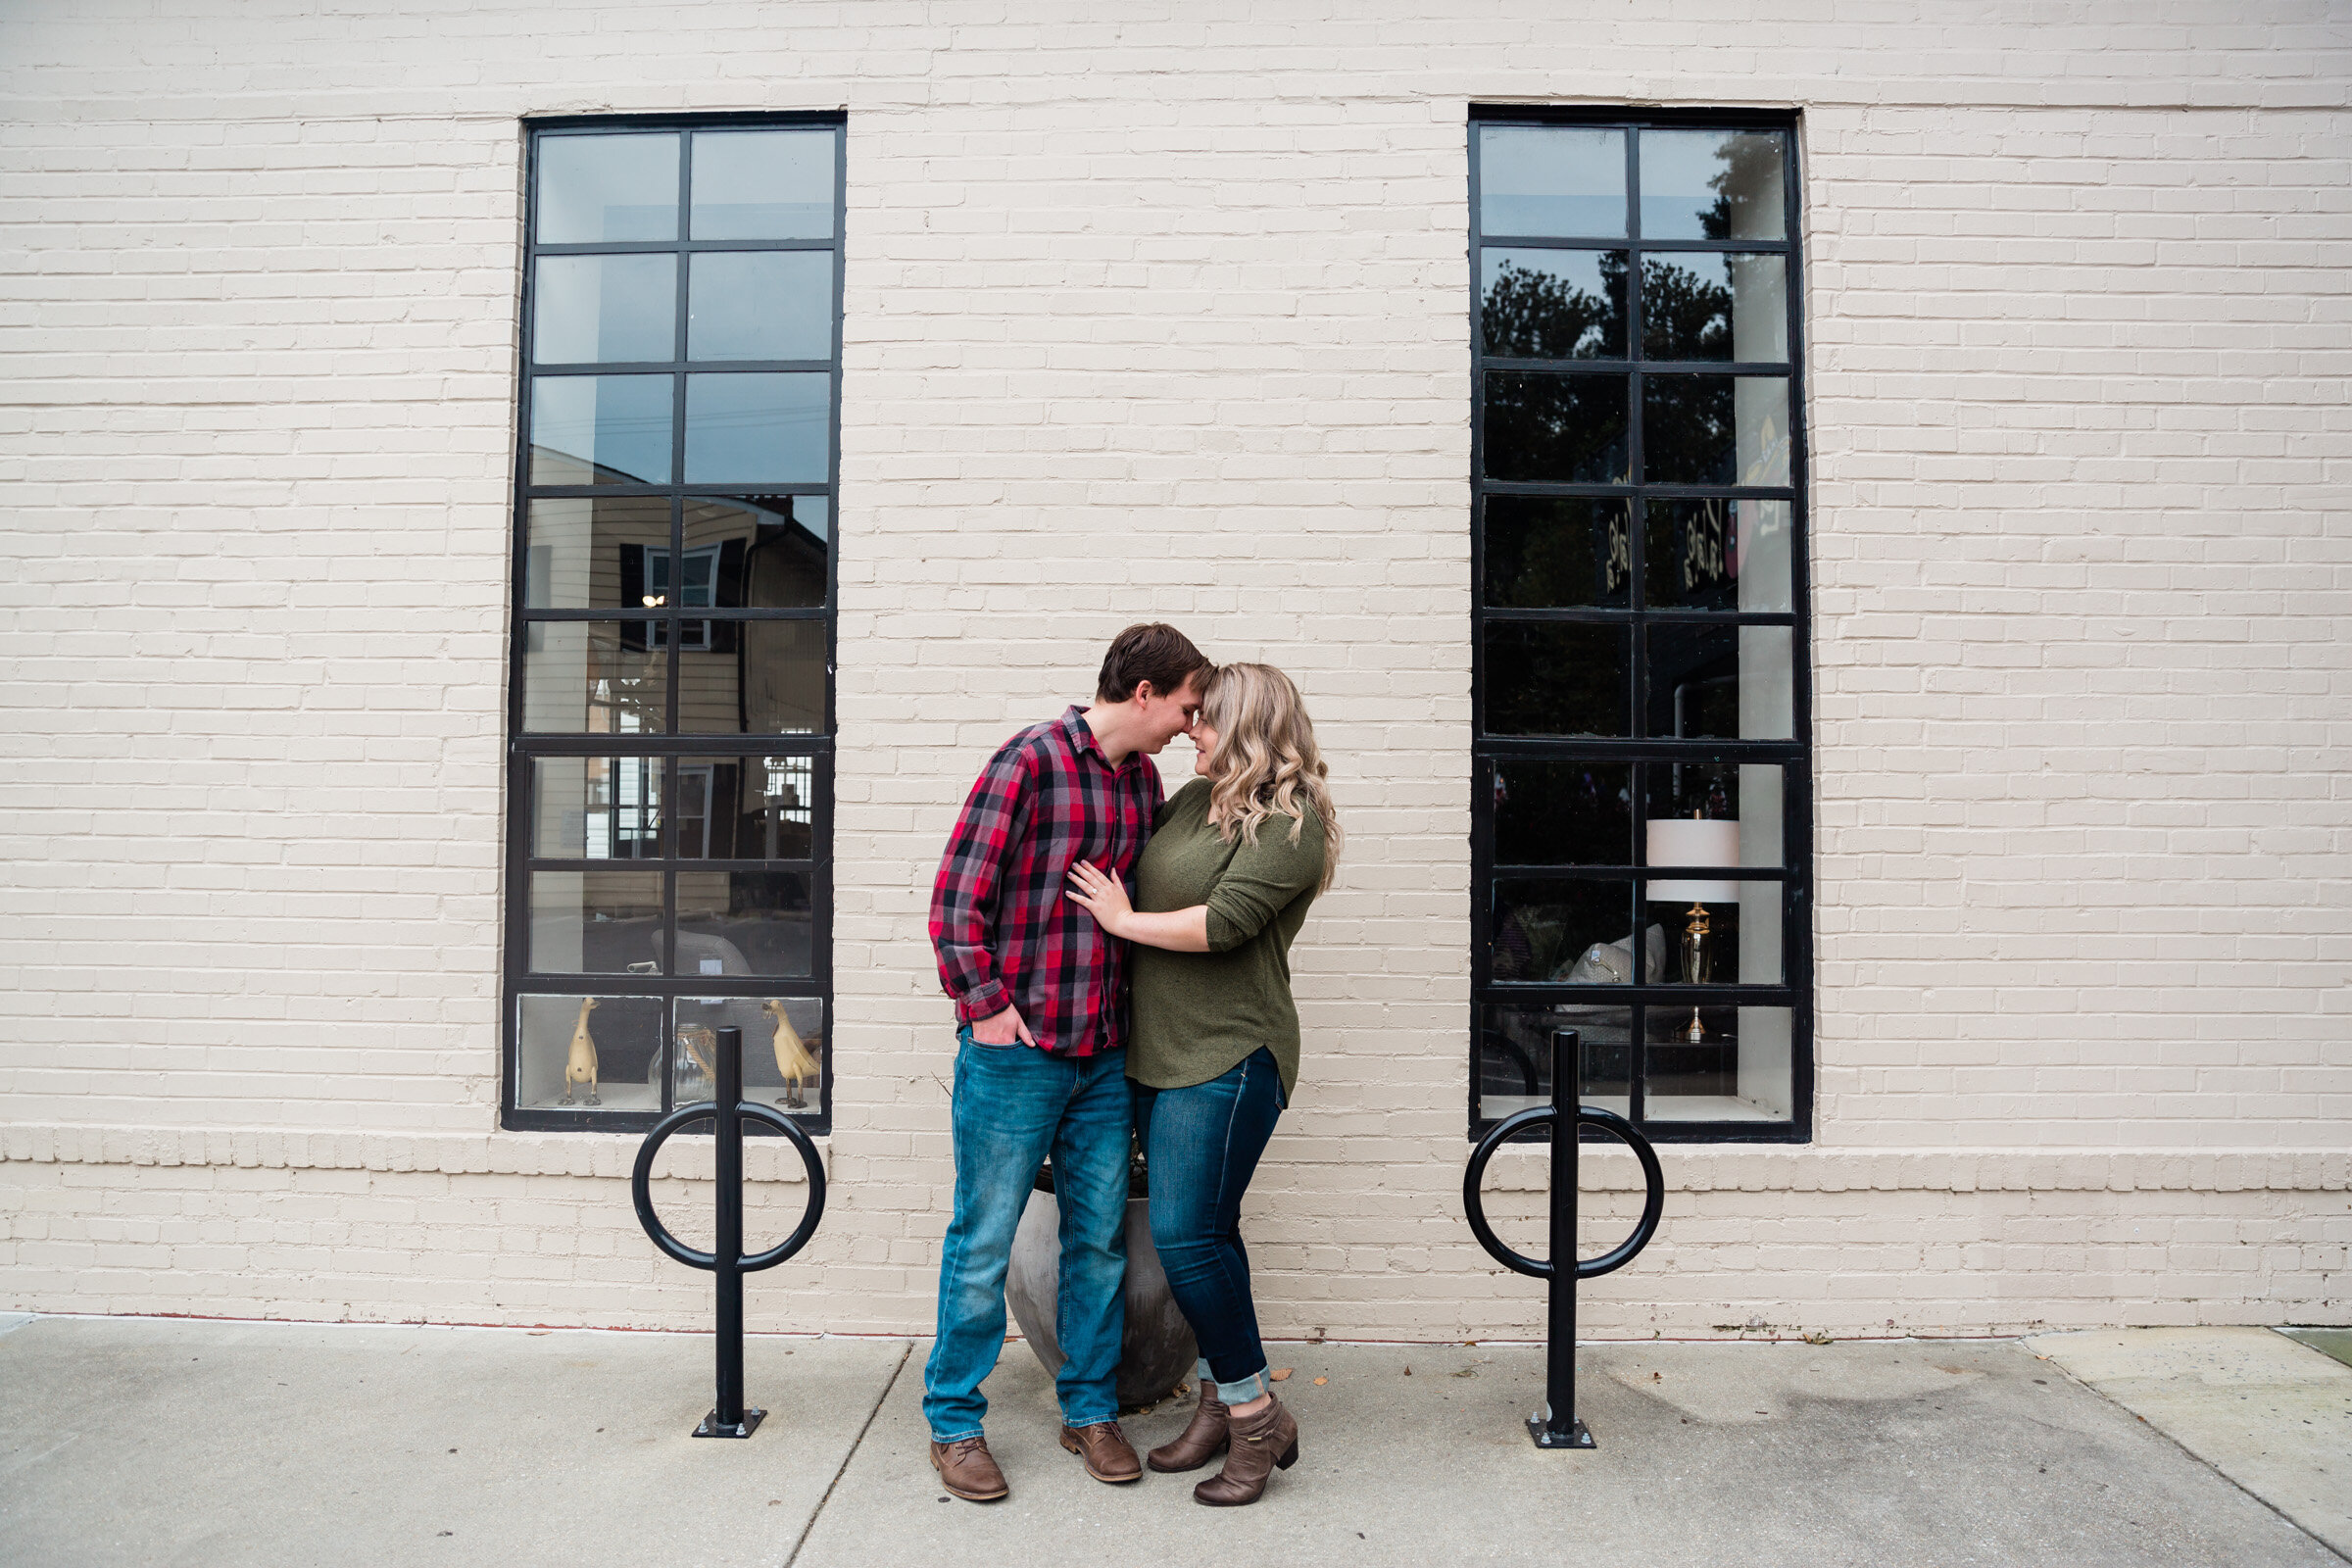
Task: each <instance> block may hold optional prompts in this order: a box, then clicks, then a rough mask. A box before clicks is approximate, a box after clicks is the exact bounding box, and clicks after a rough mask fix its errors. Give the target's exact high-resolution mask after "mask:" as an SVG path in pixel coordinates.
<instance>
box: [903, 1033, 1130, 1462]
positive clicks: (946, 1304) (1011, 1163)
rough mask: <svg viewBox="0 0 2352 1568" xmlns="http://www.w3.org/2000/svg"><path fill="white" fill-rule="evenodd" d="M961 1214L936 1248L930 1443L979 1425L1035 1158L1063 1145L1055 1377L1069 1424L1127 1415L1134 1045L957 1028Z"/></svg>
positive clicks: (927, 1402) (1057, 1158)
mask: <svg viewBox="0 0 2352 1568" xmlns="http://www.w3.org/2000/svg"><path fill="white" fill-rule="evenodd" d="M952 1118H953V1119H952V1125H953V1127H954V1131H955V1140H956V1215H955V1218H953V1219H952V1220H950V1221H949V1222H948V1241H947V1248H946V1250H945V1251H944V1252H943V1253H942V1254H941V1256H940V1260H939V1338H938V1339H937V1340H936V1341H935V1342H934V1343H933V1345H932V1347H931V1359H930V1361H929V1362H928V1363H927V1364H926V1365H925V1366H924V1368H923V1418H924V1419H925V1420H927V1421H928V1422H930V1424H931V1439H932V1441H933V1442H935V1443H953V1442H955V1441H956V1439H958V1438H969V1437H974V1436H977V1435H978V1434H979V1432H980V1425H981V1422H982V1420H983V1419H984V1418H985V1417H986V1416H987V1414H988V1400H987V1399H986V1398H985V1397H982V1396H981V1393H980V1380H981V1379H983V1378H985V1377H987V1376H988V1374H989V1372H990V1371H991V1370H992V1369H993V1368H994V1367H995V1366H996V1364H997V1354H998V1352H999V1351H1001V1350H1003V1349H1004V1348H1005V1265H1006V1264H1007V1263H1008V1262H1009V1261H1010V1260H1011V1257H1012V1235H1013V1232H1014V1230H1015V1229H1017V1228H1018V1227H1019V1225H1020V1223H1021V1210H1022V1209H1023V1208H1025V1207H1027V1206H1028V1203H1029V1193H1030V1190H1031V1188H1032V1187H1034V1186H1035V1184H1036V1181H1037V1167H1038V1165H1039V1164H1040V1163H1041V1162H1042V1161H1043V1160H1044V1159H1045V1157H1046V1155H1047V1154H1048V1153H1049V1152H1051V1153H1052V1154H1053V1156H1054V1197H1055V1198H1056V1200H1058V1201H1059V1202H1060V1205H1061V1276H1060V1282H1059V1286H1058V1289H1059V1292H1060V1295H1059V1300H1058V1302H1057V1308H1056V1311H1055V1313H1054V1334H1055V1337H1056V1338H1058V1339H1059V1340H1060V1341H1061V1350H1062V1354H1063V1356H1064V1357H1065V1359H1064V1361H1063V1363H1062V1367H1061V1373H1060V1375H1059V1376H1058V1377H1056V1378H1055V1379H1054V1386H1055V1388H1056V1389H1057V1390H1058V1391H1059V1392H1060V1395H1061V1418H1062V1420H1064V1421H1066V1422H1068V1423H1069V1424H1070V1425H1071V1426H1074V1427H1083V1426H1091V1425H1093V1424H1094V1423H1095V1422H1097V1421H1109V1420H1113V1419H1115V1418H1116V1417H1117V1415H1118V1413H1119V1403H1118V1395H1117V1393H1116V1392H1115V1379H1116V1377H1117V1374H1118V1369H1119V1341H1120V1339H1121V1337H1122V1336H1123V1335H1124V1334H1125V1333H1126V1328H1127V1302H1126V1297H1125V1294H1124V1293H1125V1289H1126V1282H1127V1228H1126V1221H1127V1149H1128V1137H1129V1134H1130V1133H1131V1132H1132V1131H1133V1129H1134V1126H1135V1123H1134V1119H1133V1110H1132V1107H1131V1106H1130V1104H1129V1101H1128V1095H1127V1054H1126V1053H1125V1052H1123V1051H1114V1052H1109V1053H1107V1054H1103V1055H1099V1056H1088V1057H1086V1058H1085V1059H1083V1060H1071V1059H1068V1058H1066V1057H1059V1056H1049V1055H1047V1054H1045V1053H1044V1052H1042V1051H1040V1050H1038V1049H1037V1048H1036V1047H1035V1046H1022V1045H1012V1046H983V1045H980V1044H977V1043H976V1042H975V1041H974V1040H973V1039H972V1031H971V1026H970V1025H968V1024H966V1025H965V1026H964V1027H963V1028H961V1029H959V1030H957V1031H956V1097H955V1103H954V1106H953V1107H952Z"/></svg>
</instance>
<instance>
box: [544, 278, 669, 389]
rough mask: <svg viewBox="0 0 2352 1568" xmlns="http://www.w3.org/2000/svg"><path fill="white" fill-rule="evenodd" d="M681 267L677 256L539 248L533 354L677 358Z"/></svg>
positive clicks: (582, 360)
mask: <svg viewBox="0 0 2352 1568" xmlns="http://www.w3.org/2000/svg"><path fill="white" fill-rule="evenodd" d="M677 273H678V259H677V258H676V257H675V256H542V257H541V258H539V262H538V265H537V268H536V269H535V270H534V272H533V274H532V286H531V359H532V360H533V362H534V363H536V364H540V365H588V364H594V363H598V362H602V361H614V360H670V359H675V358H676V357H677V338H678V295H677V286H678V283H677Z"/></svg>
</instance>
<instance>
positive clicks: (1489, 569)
mask: <svg viewBox="0 0 2352 1568" xmlns="http://www.w3.org/2000/svg"><path fill="white" fill-rule="evenodd" d="M1632 513H1633V503H1632V502H1630V501H1616V500H1610V501H1585V500H1576V499H1562V498H1557V497H1552V496H1489V497H1488V498H1487V504H1486V515H1487V533H1486V540H1485V547H1486V548H1485V552H1484V555H1485V571H1486V602H1487V603H1488V604H1489V605H1490V606H1492V607H1494V608H1495V609H1509V610H1549V609H1556V608H1560V607H1564V606H1575V605H1601V606H1608V607H1612V608H1623V607H1624V606H1625V605H1626V604H1627V603H1628V602H1629V601H1630V598H1631V595H1630V592H1629V589H1630V587H1631V585H1632V582H1633V575H1634V561H1633V539H1632V529H1631V527H1630V526H1629V525H1628V520H1627V519H1628V518H1629V517H1630V516H1631V515H1632Z"/></svg>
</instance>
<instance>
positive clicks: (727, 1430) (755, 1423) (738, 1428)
mask: <svg viewBox="0 0 2352 1568" xmlns="http://www.w3.org/2000/svg"><path fill="white" fill-rule="evenodd" d="M766 1416H767V1412H766V1411H765V1410H746V1411H744V1412H743V1419H742V1420H740V1421H721V1420H719V1418H718V1412H717V1411H716V1410H713V1411H711V1413H710V1414H709V1415H707V1416H705V1417H703V1424H702V1425H701V1426H699V1427H696V1428H695V1429H694V1435H695V1436H696V1437H698V1438H748V1437H750V1436H751V1435H752V1434H753V1433H755V1432H757V1431H759V1430H760V1422H761V1421H762V1420H764V1419H765V1418H766ZM1586 1446H1587V1447H1591V1446H1592V1445H1591V1444H1589V1443H1588V1444H1587V1445H1586Z"/></svg>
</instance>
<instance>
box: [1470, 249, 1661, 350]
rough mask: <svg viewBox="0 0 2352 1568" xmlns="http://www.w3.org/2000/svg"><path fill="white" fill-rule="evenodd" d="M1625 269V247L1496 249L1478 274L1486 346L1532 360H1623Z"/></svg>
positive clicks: (1486, 254) (1489, 252) (1491, 252)
mask: <svg viewBox="0 0 2352 1568" xmlns="http://www.w3.org/2000/svg"><path fill="white" fill-rule="evenodd" d="M1625 269H1626V253H1625V252H1623V251H1552V250H1503V249H1496V248H1493V247H1490V248H1489V249H1488V250H1487V251H1486V253H1485V255H1484V256H1483V258H1482V260H1481V264H1480V280H1479V318H1478V319H1479V323H1480V325H1481V327H1482V328H1483V330H1484V331H1485V334H1486V346H1487V352H1488V353H1489V354H1496V355H1502V356H1506V357H1509V358H1513V359H1528V360H1570V359H1574V360H1622V359H1624V358H1625Z"/></svg>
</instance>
